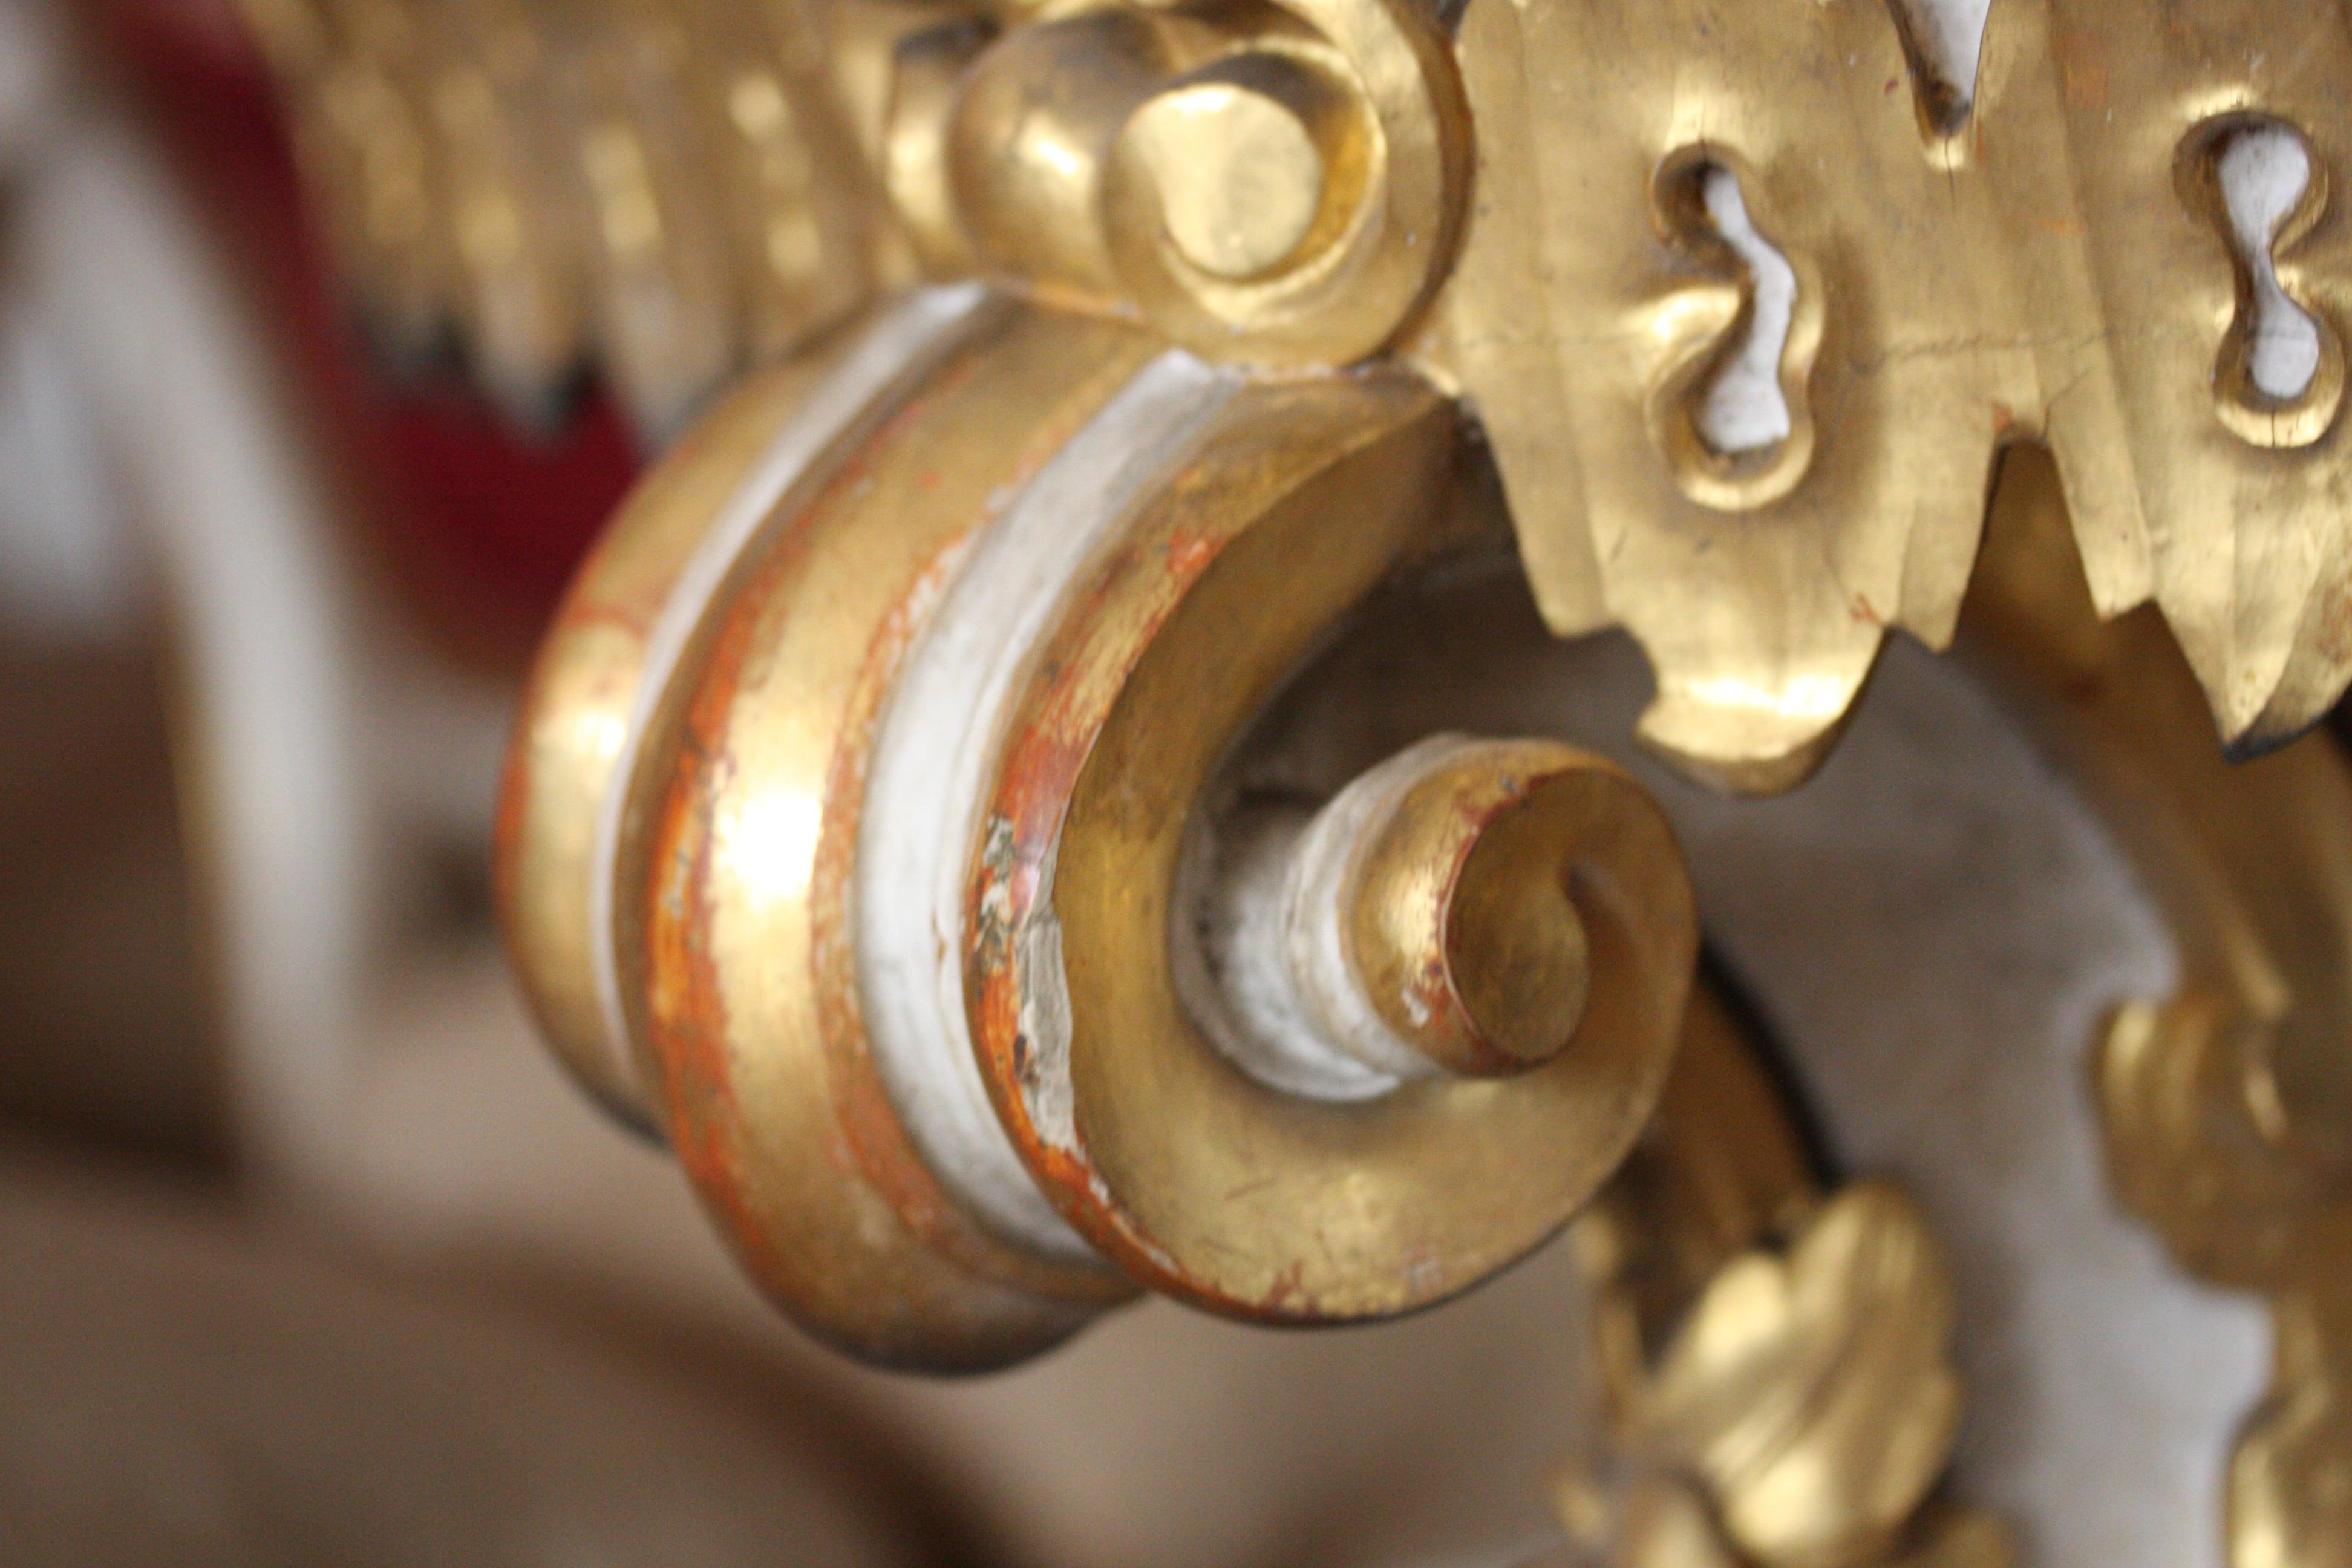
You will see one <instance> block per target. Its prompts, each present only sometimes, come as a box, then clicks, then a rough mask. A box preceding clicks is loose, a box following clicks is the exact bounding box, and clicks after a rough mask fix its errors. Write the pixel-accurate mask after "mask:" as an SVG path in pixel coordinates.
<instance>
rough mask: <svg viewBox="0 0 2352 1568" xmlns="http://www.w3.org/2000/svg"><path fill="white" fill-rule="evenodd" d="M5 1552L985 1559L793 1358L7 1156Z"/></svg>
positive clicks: (146, 1565) (180, 1559)
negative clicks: (685, 1348)
mask: <svg viewBox="0 0 2352 1568" xmlns="http://www.w3.org/2000/svg"><path fill="white" fill-rule="evenodd" d="M0 1258H5V1259H6V1260H7V1262H6V1266H5V1268H0V1326H5V1342H6V1353H5V1356H0V1561H5V1562H7V1563H12V1564H17V1563H23V1564H44V1565H72V1568H83V1565H87V1568H115V1565H121V1568H154V1565H160V1564H167V1563H168V1564H172V1565H173V1568H206V1565H211V1564H221V1565H224V1568H226V1565H231V1564H236V1565H258V1564H277V1563H285V1564H289V1565H290V1564H305V1565H320V1568H324V1565H329V1564H338V1565H339V1564H373V1563H383V1564H414V1563H469V1564H481V1565H485V1568H489V1565H507V1564H512V1565H515V1568H525V1565H530V1568H542V1565H543V1568H570V1565H573V1564H591V1563H593V1564H604V1565H610V1568H622V1565H624V1564H644V1565H646V1568H655V1565H664V1568H667V1565H669V1564H678V1563H700V1564H726V1563H744V1564H749V1563H774V1562H778V1561H789V1562H792V1563H795V1564H800V1565H803V1568H888V1565H894V1564H906V1565H910V1568H911V1565H913V1564H917V1563H925V1564H931V1563H959V1562H979V1561H982V1560H983V1559H982V1557H981V1556H980V1555H979V1554H978V1553H976V1552H973V1551H971V1548H970V1546H969V1543H968V1542H966V1541H964V1540H961V1539H959V1537H958V1534H957V1532H955V1531H953V1530H951V1529H949V1528H946V1526H947V1524H948V1522H949V1521H948V1518H947V1515H946V1514H945V1513H944V1512H943V1511H942V1510H941V1509H940V1505H939V1502H938V1499H937V1497H936V1495H935V1494H929V1493H926V1492H925V1491H923V1490H922V1489H919V1487H917V1486H915V1485H913V1484H911V1483H910V1479H909V1473H908V1471H907V1470H906V1469H905V1468H904V1467H903V1466H899V1465H898V1464H897V1463H895V1462H892V1463H888V1464H873V1463H867V1464H862V1465H861V1464H859V1463H858V1462H857V1461H858V1460H859V1458H861V1456H862V1455H870V1454H871V1453H872V1452H873V1451H875V1445H876V1443H877V1435H876V1434H874V1433H872V1432H870V1431H867V1430H866V1429H864V1428H862V1427H860V1426H858V1424H857V1423H856V1421H855V1420H854V1419H852V1418H850V1417H848V1416H847V1415H845V1413H844V1412H843V1411H841V1410H840V1409H839V1408H838V1407H836V1406H835V1405H832V1404H831V1403H830V1402H829V1401H827V1400H825V1399H824V1398H823V1397H822V1396H821V1395H819V1394H815V1393H814V1392H813V1391H810V1390H808V1389H805V1388H803V1387H800V1386H798V1385H796V1384H793V1383H792V1382H791V1381H789V1380H788V1379H786V1378H784V1377H782V1376H780V1375H776V1374H775V1373H773V1372H772V1369H767V1368H762V1367H758V1366H756V1365H746V1364H744V1363H730V1362H729V1360H728V1359H726V1358H725V1357H723V1356H715V1355H709V1354H705V1355H702V1356H699V1357H698V1356H695V1355H692V1354H682V1353H680V1352H679V1347H677V1346H676V1345H672V1346H667V1347H656V1346H652V1345H649V1344H643V1343H637V1344H633V1343H632V1342H629V1341H627V1340H626V1339H624V1338H616V1337H615V1336H613V1335H611V1334H598V1333H595V1332H593V1324H586V1325H583V1323H580V1322H578V1321H574V1322H571V1323H568V1324H567V1323H565V1322H563V1321H562V1320H561V1319H551V1318H550V1317H549V1315H548V1314H546V1313H544V1312H538V1311H532V1310H526V1309H524V1308H522V1307H519V1306H518V1305H516V1304H514V1303H512V1302H507V1303H499V1302H496V1301H493V1300H488V1299H486V1298H485V1297H484V1296H483V1295H482V1293H480V1292H478V1291H472V1292H469V1291H464V1290H457V1289H449V1288H446V1287H443V1286H423V1285H420V1284H418V1283H416V1282H415V1281H414V1280H402V1279H396V1278H394V1277H392V1276H390V1275H388V1274H386V1273H385V1272H384V1271H383V1270H381V1269H377V1268H368V1267H365V1266H363V1265H361V1264H358V1263H356V1262H354V1261H353V1260H352V1259H350V1258H338V1257H335V1256H332V1255H331V1254H329V1253H327V1252H324V1251H322V1250H320V1248H319V1247H317V1246H316V1245H315V1244H314V1243H306V1242H304V1241H303V1240H301V1239H299V1238H298V1237H294V1236H292V1235H290V1234H289V1233H288V1232H287V1231H286V1230H284V1229H283V1228H282V1227H276V1226H268V1225H264V1224H260V1223H257V1221H255V1220H254V1219H253V1218H252V1217H251V1216H249V1215H239V1214H237V1213H236V1212H234V1211H233V1210H232V1209H230V1208H229V1207H228V1206H226V1205H224V1204H222V1203H220V1202H219V1201H217V1200H204V1199H200V1198H195V1197H192V1196H190V1195H187V1194H185V1193H184V1192H180V1191H176V1190H174V1189H173V1188H170V1187H166V1186H163V1185H159V1184H157V1183H156V1182H154V1181H153V1180H152V1178H140V1177H131V1176H126V1175H121V1174H114V1173H104V1172H101V1171H100V1170H98V1169H96V1168H94V1167H93V1166H92V1165H91V1164H90V1163H88V1162H87V1161H80V1162H66V1161H61V1160H58V1159H56V1158H54V1157H50V1158H41V1157H37V1156H31V1155H28V1154H27V1153H26V1152H25V1151H24V1150H22V1149H16V1150H11V1151H8V1152H5V1153H0Z"/></svg>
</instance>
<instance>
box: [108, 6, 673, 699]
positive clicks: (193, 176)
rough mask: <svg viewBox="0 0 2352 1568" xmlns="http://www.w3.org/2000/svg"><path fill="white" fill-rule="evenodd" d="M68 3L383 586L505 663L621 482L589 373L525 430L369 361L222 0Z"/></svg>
mask: <svg viewBox="0 0 2352 1568" xmlns="http://www.w3.org/2000/svg"><path fill="white" fill-rule="evenodd" d="M82 15H83V16H84V18H85V22H86V26H87V32H88V37H89V41H90V43H91V44H92V45H93V46H94V47H95V49H96V51H97V53H98V54H99V56H100V58H101V59H102V60H103V61H104V62H105V63H106V64H107V65H108V66H109V67H110V68H111V70H112V71H113V72H114V73H115V74H116V75H117V77H118V78H119V79H121V82H122V83H123V84H124V85H125V86H126V87H128V88H129V89H131V91H132V93H133V95H134V96H135V97H136V98H137V99H138V100H140V101H141V102H142V104H144V105H145V106H146V107H147V108H148V109H149V110H151V111H152V117H153V120H154V123H155V125H156V128H157V129H158V131H159V132H161V134H162V136H163V140H164V142H166V144H167V145H168V147H169V148H170V149H171V151H172V153H173V157H174V158H175V160H176V162H177V163H178V164H179V166H180V167H181V169H182V171H183V172H184V174H185V176H186V178H187V179H188V181H189V182H190V184H191V185H192V187H193V188H194V190H195V191H196V193H197V194H198V196H199V199H200V200H201V201H202V202H203V204H204V205H205V207H206V208H207V209H208V210H209V211H210V212H211V214H212V215H213V216H215V219H216V220H217V227H218V229H219V231H220V233H221V234H222V236H223V237H224V239H225V241H226V244H227V246H228V247H229V253H230V256H231V258H232V260H233V261H235V262H236V264H237V265H238V266H239V268H240V269H241V270H242V271H243V272H244V274H245V277H246V279H247V282H248V283H249V285H250V291H251V294H252V297H253V299H254V301H255V303H256V304H257V308H258V313H259V314H260V315H261V317H262V318H263V319H264V320H265V321H267V322H268V325H269V326H270V327H271V328H272V329H274V330H275V331H276V332H277V333H278V337H279V340H280V342H282V343H283V344H284V346H285V348H286V350H287V358H288V361H289V372H290V374H291V375H292V377H293V378H294V380H295V386H294V388H293V391H294V393H295V395H296V397H297V399H298V400H299V405H301V406H304V407H305V408H306V409H307V410H308V411H310V412H311V413H312V414H314V415H315V416H317V417H318V419H319V421H320V428H321V432H322V434H323V436H324V437H325V439H326V441H327V442H328V444H329V450H330V460H331V465H332V468H333V469H334V470H335V473H336V476H337V478H338V479H340V480H341V483H342V484H343V485H344V486H345V488H346V489H347V490H348V491H349V495H350V500H351V501H352V510H354V511H355V512H356V513H357V515H358V516H359V518H360V519H361V520H362V523H363V525H364V526H365V527H366V528H367V529H368V531H369V533H370V535H371V539H370V542H371V544H373V546H374V547H375V548H376V550H377V552H379V553H380V554H381V556H382V558H383V560H384V562H385V563H387V565H388V566H389V567H390V569H391V572H390V574H391V576H392V577H393V579H394V582H395V583H396V584H397V586H398V587H399V589H400V590H401V591H402V592H403V594H404V595H405V596H406V597H407V598H408V599H409V600H411V601H412V602H413V604H414V605H415V608H416V609H417V610H418V612H419V613H420V614H421V615H422V616H423V618H424V619H425V622H426V623H427V624H428V625H429V626H432V627H433V628H435V629H436V631H437V632H438V633H439V634H440V637H441V638H442V639H443V640H445V641H447V642H450V643H453V644H455V645H456V646H457V647H459V648H460V649H461V650H463V651H467V652H470V653H472V654H474V655H476V656H478V657H483V658H492V659H496V660H499V661H501V662H504V661H508V660H511V659H514V658H520V655H521V654H522V652H523V651H524V650H526V649H528V647H530V644H531V642H532V641H533V640H534V639H535V637H536V634H537V631H538V629H539V627H540V626H541V624H542V623H543V622H544V621H545V619H546V617H547V616H548V614H549V613H550V612H551V610H552V609H553V608H554V605H555V602H556V599H557V597H558V596H559V595H561V593H562V588H563V585H564V584H565V582H566V581H568V580H569V578H570V576H571V574H572V568H573V567H574V566H575V565H576V564H577V563H578V562H579V560H580V557H581V555H582V554H583V552H585V551H586V549H587V547H588V544H589V542H590V541H591V540H592V539H593V538H594V537H595V534H596V531H597V530H598V529H599V528H600V527H601V526H602V525H603V523H604V520H605V518H606V517H608V516H609V515H610V514H611V512H612V510H613V508H614V505H615V504H616V503H617V502H618V501H619V500H620V498H621V496H622V495H623V494H624V493H625V491H626V489H627V488H628V486H629V484H630V482H631V480H632V479H634V478H635V473H636V471H637V468H638V458H637V456H636V452H635V446H634V442H633V440H632V437H631V436H630V433H629V431H628V430H627V428H626V426H625V425H624V424H623V422H622V420H621V417H620V416H619V415H618V413H617V412H616V411H615V409H614V405H613V403H612V401H611V400H610V399H609V398H608V397H606V396H604V395H603V394H602V393H601V392H600V391H599V390H597V389H596V388H594V387H593V386H591V387H589V388H587V389H586V390H585V391H584V392H583V395H582V396H581V398H580V400H579V402H578V404H577V405H576V406H575V407H574V408H573V409H572V411H571V412H570V415H569V416H568V418H567V419H566V420H565V422H564V424H563V425H562V427H561V428H560V429H558V430H555V431H553V432H551V433H550V434H547V435H545V436H537V437H535V436H531V435H528V434H525V433H522V432H520V431H518V430H516V429H514V428H513V427H511V426H509V425H508V424H506V423H504V422H502V421H501V420H500V419H499V417H498V416H497V415H496V414H494V413H493V412H492V411H491V410H490V409H489V407H488V405H486V404H484V403H483V402H481V401H480V400H479V399H478V398H477V397H475V396H474V395H472V394H471V393H470V392H469V391H468V389H467V387H466V386H465V385H464V384H462V383H461V382H459V381H458V380H457V378H456V376H455V375H454V374H441V375H439V376H437V377H436V378H434V379H431V380H429V381H427V382H425V383H423V384H405V383H404V384H395V383H394V382H393V381H392V380H391V379H389V378H387V377H386V376H385V375H383V374H381V373H380V372H379V371H378V370H377V369H376V368H375V367H374V366H373V365H372V364H371V363H369V356H368V354H367V352H366V349H365V345H364V344H363V342H362V340H361V337H360V334H359V332H358V331H357V330H356V328H355V326H354V324H353V322H352V319H351V317H350V316H349V315H348V314H347V313H346V312H345V310H343V309H342V306H341V300H340V299H339V298H338V296H337V293H336V291H335V288H334V284H333V280H332V279H331V276H330V275H329V271H328V268H327V265H326V258H325V256H324V254H323V249H322V247H321V246H320V243H319V242H318V239H317V237H316V236H315V235H314V233H313V231H312V230H311V228H310V226H309V224H308V223H307V221H306V218H305V214H304V211H303V205H302V201H301V195H300V191H299V186H298V184H297V182H296V178H295V172H294V163H293V156H292V152H291V149H290V146H289V141H288V137H287V133H286V127H285V123H284V121H283V120H282V118H281V117H280V115H279V113H278V105H277V102H276V100H275V98H274V96H273V93H272V90H271V84H270V82H269V79H268V75H267V72H266V70H265V68H264V65H263V62H262V60H261V58H260V55H259V53H258V52H257V49H256V47H254V44H253V41H252V39H251V37H249V36H248V35H247V32H246V30H245V28H244V26H243V24H242V22H241V21H240V19H239V17H238V16H237V13H236V8H235V6H234V5H232V4H231V3H230V0H97V3H96V4H94V5H90V6H89V8H88V9H87V10H86V11H85V12H83V13H82Z"/></svg>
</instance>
